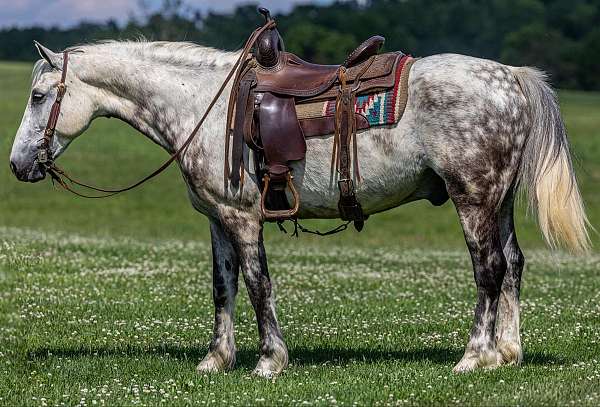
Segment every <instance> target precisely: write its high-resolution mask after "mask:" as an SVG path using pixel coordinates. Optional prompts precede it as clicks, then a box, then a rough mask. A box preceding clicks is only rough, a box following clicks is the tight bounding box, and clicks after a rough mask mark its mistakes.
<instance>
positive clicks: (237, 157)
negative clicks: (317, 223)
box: [225, 8, 404, 231]
mask: <svg viewBox="0 0 600 407" xmlns="http://www.w3.org/2000/svg"><path fill="white" fill-rule="evenodd" d="M259 12H260V13H261V14H263V15H264V17H265V20H266V23H265V25H268V26H269V27H268V28H267V29H263V30H261V33H260V35H258V37H257V38H256V39H255V43H254V50H253V52H252V54H250V55H248V57H247V58H246V61H245V63H244V64H243V65H242V66H241V67H240V68H239V70H238V72H237V74H236V77H235V80H234V83H233V88H232V91H231V95H230V100H229V108H228V117H227V136H226V149H227V151H226V155H225V157H226V162H225V177H226V182H227V180H229V182H231V184H232V185H233V186H236V187H238V186H239V187H240V188H241V186H242V185H243V181H244V168H243V167H244V148H243V145H244V143H245V144H246V145H247V146H248V147H249V148H250V149H251V150H252V151H253V152H254V164H255V173H256V174H257V178H258V180H259V183H262V185H261V190H262V193H261V200H260V201H261V202H260V204H261V210H262V215H263V216H264V219H265V220H267V221H283V220H288V219H294V218H295V217H296V214H297V212H298V208H299V205H300V196H299V194H298V192H297V190H296V188H295V187H294V182H293V176H292V174H291V169H290V163H292V162H294V161H298V160H303V159H305V156H306V138H309V137H316V136H324V135H327V134H334V145H333V152H332V161H331V169H332V172H334V174H336V178H337V183H338V187H339V191H340V198H339V202H338V208H339V212H340V217H341V219H343V220H346V221H353V222H354V226H355V228H356V229H357V230H358V231H360V230H361V229H362V227H363V225H364V221H365V220H366V218H367V216H365V215H364V214H363V211H362V208H361V205H360V203H359V202H358V200H357V199H356V193H355V186H354V182H355V181H356V182H358V181H360V174H359V170H358V157H357V146H356V131H357V130H362V129H366V128H368V127H369V122H368V120H367V119H366V118H365V117H364V116H362V115H360V114H358V113H355V97H356V96H357V95H359V94H365V93H369V92H371V93H372V92H373V91H376V90H381V89H389V88H391V87H393V86H394V84H395V81H396V75H395V72H396V69H395V68H396V66H397V64H398V62H399V60H400V59H401V58H402V57H403V56H404V55H403V54H402V53H401V52H392V53H386V54H378V51H379V49H380V48H381V46H382V45H383V42H384V41H385V39H384V38H383V37H381V36H379V35H377V36H373V37H371V38H369V39H368V40H366V41H365V42H363V43H362V44H360V45H359V46H358V48H356V49H355V50H354V51H353V52H352V53H350V55H349V56H348V58H346V60H345V61H344V63H343V64H341V65H317V64H313V63H309V62H306V61H303V60H302V59H300V58H299V57H298V56H296V55H294V54H292V53H289V52H286V51H285V48H284V44H283V40H282V38H281V35H280V34H279V32H278V31H277V28H276V26H275V22H274V20H273V19H272V18H271V16H270V13H269V11H268V10H267V9H265V8H260V9H259ZM326 100H335V113H334V114H332V115H328V116H327V115H326V116H323V117H317V118H314V117H313V118H300V119H299V118H298V115H297V110H296V107H297V106H300V105H303V104H307V103H312V102H316V101H326ZM231 136H232V140H233V146H232V152H231V163H232V165H231V170H230V169H229V143H230V141H229V139H230V137H231ZM351 150H352V151H351ZM352 161H353V163H352ZM352 164H353V169H354V180H353V177H352V175H351V166H352ZM286 189H288V190H289V191H290V193H291V195H292V199H293V204H292V205H289V203H288V200H287V196H286V194H285V191H286Z"/></svg>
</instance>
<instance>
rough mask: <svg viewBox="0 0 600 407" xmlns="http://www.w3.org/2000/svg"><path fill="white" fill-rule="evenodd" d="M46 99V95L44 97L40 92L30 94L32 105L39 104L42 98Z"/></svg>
mask: <svg viewBox="0 0 600 407" xmlns="http://www.w3.org/2000/svg"><path fill="white" fill-rule="evenodd" d="M45 97H46V95H44V94H43V93H40V92H33V93H32V94H31V101H32V102H33V103H40V102H41V101H43V100H44V98H45Z"/></svg>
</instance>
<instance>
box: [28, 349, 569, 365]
mask: <svg viewBox="0 0 600 407" xmlns="http://www.w3.org/2000/svg"><path fill="white" fill-rule="evenodd" d="M206 352H207V349H206V348H194V347H182V346H177V345H163V346H159V347H156V348H142V347H137V346H125V347H123V348H111V347H77V348H62V347H43V348H39V349H36V350H33V351H29V352H27V354H26V358H27V360H29V361H36V360H43V359H48V358H53V357H63V358H69V359H75V358H93V357H107V356H109V357H128V356H132V357H139V356H157V357H168V358H173V359H177V360H182V361H186V362H189V363H197V362H198V361H199V360H200V359H202V358H203V357H204V355H206ZM461 356H462V350H457V349H452V348H448V347H424V348H418V349H408V350H394V351H388V350H378V349H351V348H339V347H337V348H335V347H331V348H330V347H323V348H307V347H294V348H290V349H289V359H290V364H292V365H294V366H306V365H330V366H344V365H348V364H353V363H379V362H389V361H400V362H428V363H432V364H437V365H451V364H454V363H456V362H458V361H459V360H460V358H461ZM257 360H258V351H253V350H250V349H240V350H238V352H237V363H236V365H237V367H244V368H248V369H252V368H254V366H255V365H256V362H257ZM523 363H524V364H525V365H534V366H547V365H561V364H566V363H570V361H569V360H568V358H564V357H561V356H556V355H552V354H549V353H544V352H527V353H526V354H525V360H524V362H523Z"/></svg>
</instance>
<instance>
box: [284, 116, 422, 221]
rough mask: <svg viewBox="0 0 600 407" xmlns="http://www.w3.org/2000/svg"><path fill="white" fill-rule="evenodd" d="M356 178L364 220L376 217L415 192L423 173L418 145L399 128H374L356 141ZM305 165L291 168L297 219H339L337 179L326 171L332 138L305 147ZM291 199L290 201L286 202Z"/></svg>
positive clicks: (328, 167) (316, 140)
mask: <svg viewBox="0 0 600 407" xmlns="http://www.w3.org/2000/svg"><path fill="white" fill-rule="evenodd" d="M357 140H358V163H359V171H360V176H361V179H362V180H361V181H360V182H355V185H356V194H357V198H358V201H359V202H360V204H361V206H362V208H363V211H364V213H365V214H372V213H376V212H381V211H384V210H387V209H391V208H394V207H396V206H398V205H400V204H401V203H403V202H405V201H406V200H407V198H409V197H410V196H411V195H412V194H413V193H414V192H415V190H416V188H417V186H418V182H419V180H420V178H421V174H422V173H423V171H424V170H425V169H426V166H425V164H424V162H423V161H424V159H423V154H421V152H420V150H419V145H418V143H416V142H415V140H413V139H412V138H411V137H410V135H409V134H407V133H406V132H404V134H403V132H402V128H401V127H397V128H393V129H387V128H378V129H373V130H370V131H367V132H363V133H361V134H359V135H358V139H357ZM307 147H308V150H307V153H306V162H299V163H296V164H294V165H293V166H292V168H293V173H294V185H296V188H297V189H298V192H299V193H300V196H301V204H300V210H299V216H300V217H301V218H337V217H339V210H338V206H337V203H338V200H339V189H338V186H337V179H338V177H337V176H336V175H337V174H335V171H334V172H333V173H332V171H331V152H332V147H333V146H332V136H329V137H324V138H316V139H310V140H308V141H307ZM289 198H291V197H289Z"/></svg>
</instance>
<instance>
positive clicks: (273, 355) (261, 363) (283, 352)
mask: <svg viewBox="0 0 600 407" xmlns="http://www.w3.org/2000/svg"><path fill="white" fill-rule="evenodd" d="M269 353H270V356H266V355H262V356H261V357H260V359H259V360H258V364H257V365H256V368H255V369H254V371H253V372H252V373H253V374H254V375H256V376H259V377H264V378H267V379H271V378H273V377H274V376H276V375H278V374H279V373H281V372H283V369H285V368H286V367H287V365H288V352H287V348H286V346H285V344H284V343H283V342H279V343H277V344H276V345H275V346H274V348H273V350H272V351H271V352H269Z"/></svg>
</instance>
